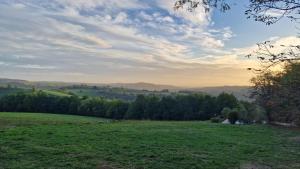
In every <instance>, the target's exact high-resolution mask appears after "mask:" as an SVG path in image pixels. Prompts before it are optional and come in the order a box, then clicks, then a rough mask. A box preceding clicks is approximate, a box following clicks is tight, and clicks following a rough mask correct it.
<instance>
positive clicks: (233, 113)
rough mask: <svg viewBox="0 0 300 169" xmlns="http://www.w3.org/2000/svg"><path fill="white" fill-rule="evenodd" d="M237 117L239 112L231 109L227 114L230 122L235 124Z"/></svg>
mask: <svg viewBox="0 0 300 169" xmlns="http://www.w3.org/2000/svg"><path fill="white" fill-rule="evenodd" d="M238 119H239V113H238V112H237V111H231V112H230V113H229V114H228V120H229V122H230V123H231V124H235V122H236V121H237V120H238Z"/></svg>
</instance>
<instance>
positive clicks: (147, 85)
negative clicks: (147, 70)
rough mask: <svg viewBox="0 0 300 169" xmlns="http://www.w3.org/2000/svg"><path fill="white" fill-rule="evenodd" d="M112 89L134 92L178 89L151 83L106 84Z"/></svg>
mask: <svg viewBox="0 0 300 169" xmlns="http://www.w3.org/2000/svg"><path fill="white" fill-rule="evenodd" d="M108 85H109V86H112V87H121V88H126V89H135V90H150V91H161V90H179V89H181V88H180V87H176V86H172V85H159V84H152V83H144V82H138V83H113V84H108Z"/></svg>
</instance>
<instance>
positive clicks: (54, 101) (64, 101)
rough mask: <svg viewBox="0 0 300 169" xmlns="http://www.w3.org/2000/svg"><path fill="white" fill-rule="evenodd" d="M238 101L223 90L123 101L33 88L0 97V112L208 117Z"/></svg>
mask: <svg viewBox="0 0 300 169" xmlns="http://www.w3.org/2000/svg"><path fill="white" fill-rule="evenodd" d="M239 104H240V102H239V101H238V100H237V99H236V98H235V96H233V95H232V94H226V93H222V94H220V95H219V96H217V97H213V96H209V95H202V94H189V95H174V96H163V97H158V96H156V95H148V96H146V95H138V96H137V98H136V99H135V101H133V102H125V101H121V100H108V99H104V98H100V97H78V96H65V95H53V94H52V93H51V94H49V92H47V93H46V92H43V91H35V92H32V93H18V94H13V95H8V96H5V97H2V98H1V99H0V111H11V112H44V113H57V114H76V115H84V116H95V117H106V118H112V119H139V120H143V119H144V120H209V119H211V118H212V117H216V116H220V115H221V112H222V110H223V109H224V108H225V107H228V108H230V109H233V108H235V107H237V106H238V105H239Z"/></svg>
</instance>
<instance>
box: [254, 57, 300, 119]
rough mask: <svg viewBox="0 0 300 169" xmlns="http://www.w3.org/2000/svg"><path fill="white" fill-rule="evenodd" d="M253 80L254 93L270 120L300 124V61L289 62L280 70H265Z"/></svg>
mask: <svg viewBox="0 0 300 169" xmlns="http://www.w3.org/2000/svg"><path fill="white" fill-rule="evenodd" d="M252 82H253V84H254V91H253V94H252V95H253V97H254V98H255V99H256V101H257V103H258V104H260V105H261V106H262V107H264V108H265V109H266V111H267V116H268V118H269V120H270V121H279V122H285V123H297V124H300V120H299V119H300V114H299V112H300V88H299V86H300V63H297V62H296V63H290V64H287V65H286V66H285V67H284V69H283V71H280V72H271V71H268V72H265V73H263V74H261V75H259V76H258V77H256V78H254V79H252Z"/></svg>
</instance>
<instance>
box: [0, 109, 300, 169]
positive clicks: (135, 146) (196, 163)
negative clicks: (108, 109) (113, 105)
mask: <svg viewBox="0 0 300 169" xmlns="http://www.w3.org/2000/svg"><path fill="white" fill-rule="evenodd" d="M299 158H300V131H299V130H297V129H283V128H276V127H272V126H267V125H249V126H232V125H222V124H213V123H209V122H159V121H112V120H107V119H101V118H91V117H81V116H69V115H52V114H38V113H36V114H33V113H0V169H7V168H9V169H26V168H28V169H29V168H91V169H93V168H96V169H97V168H99V169H104V168H105V169H109V168H164V169H166V168H181V169H184V168H187V169H190V168H205V169H209V168H216V169H217V168H220V169H226V168H228V169H229V168H230V169H233V168H242V169H248V168H255V169H256V168H267V169H268V168H282V169H285V168H291V169H297V168H300V161H299Z"/></svg>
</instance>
